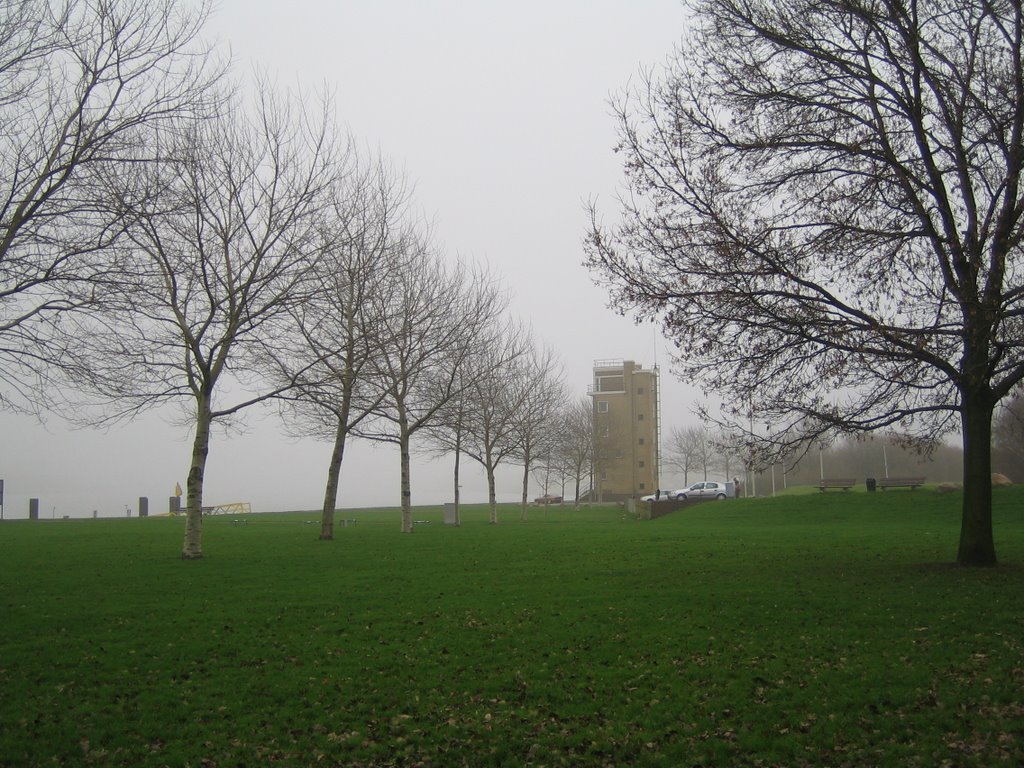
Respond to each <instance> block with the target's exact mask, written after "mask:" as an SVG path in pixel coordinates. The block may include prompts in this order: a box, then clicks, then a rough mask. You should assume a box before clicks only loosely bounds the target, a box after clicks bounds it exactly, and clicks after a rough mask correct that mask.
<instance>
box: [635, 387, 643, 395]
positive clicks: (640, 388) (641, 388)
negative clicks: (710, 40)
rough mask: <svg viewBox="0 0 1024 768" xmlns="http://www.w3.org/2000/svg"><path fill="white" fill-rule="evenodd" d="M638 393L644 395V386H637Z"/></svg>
mask: <svg viewBox="0 0 1024 768" xmlns="http://www.w3.org/2000/svg"><path fill="white" fill-rule="evenodd" d="M636 393H637V394H638V395H642V394H643V393H644V388H643V387H637V388H636Z"/></svg>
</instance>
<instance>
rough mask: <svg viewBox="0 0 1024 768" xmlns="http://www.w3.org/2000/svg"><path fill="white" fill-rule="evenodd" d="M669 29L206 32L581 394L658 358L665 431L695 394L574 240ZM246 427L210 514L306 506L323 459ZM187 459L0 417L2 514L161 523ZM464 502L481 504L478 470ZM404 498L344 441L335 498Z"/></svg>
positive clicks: (440, 4)
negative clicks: (501, 295)
mask: <svg viewBox="0 0 1024 768" xmlns="http://www.w3.org/2000/svg"><path fill="white" fill-rule="evenodd" d="M683 25H684V13H683V9H682V8H681V6H680V4H679V2H678V0H629V1H627V0H557V2H551V1H550V0H548V1H546V2H541V1H540V0H530V1H528V2H523V1H520V2H514V3H509V2H491V1H490V0H472V1H470V0H461V1H459V0H444V1H441V0H416V1H414V0H405V1H404V2H399V1H397V0H374V1H373V2H371V1H370V0H362V1H361V2H360V1H356V0H291V1H290V2H287V3H282V2H280V1H279V0H275V1H274V2H269V1H266V0H221V2H220V4H219V9H218V11H217V13H216V15H215V17H214V18H213V20H212V23H211V24H210V26H209V27H208V35H209V36H210V37H211V38H215V39H217V40H219V42H220V43H221V44H222V45H223V46H225V48H228V47H229V48H230V51H231V55H232V58H233V61H234V66H235V68H236V75H238V76H246V77H247V76H249V75H250V74H251V73H252V72H253V71H254V70H256V69H259V70H263V71H266V72H268V73H269V74H271V75H272V77H274V78H275V79H276V81H277V83H278V85H279V86H280V87H281V88H293V87H295V86H297V85H301V86H302V88H303V89H304V90H307V91H308V90H310V89H314V90H315V89H320V88H324V87H326V88H327V89H328V90H329V91H331V92H332V93H333V94H334V96H335V99H336V106H337V113H338V116H339V119H340V120H341V121H342V122H343V123H344V124H345V126H347V127H348V129H349V130H350V131H351V132H352V134H353V135H354V136H356V137H357V138H358V139H359V140H360V141H362V142H364V143H365V144H366V145H367V146H369V147H370V148H372V149H374V150H379V151H380V153H381V154H383V155H384V156H386V157H388V158H389V159H390V160H391V161H392V162H393V163H395V164H396V165H397V166H399V167H400V168H403V169H404V170H405V172H406V173H407V175H408V176H409V178H410V179H411V180H412V181H413V182H414V183H415V189H416V201H417V203H418V205H419V206H420V207H421V208H422V209H423V211H424V213H425V214H426V215H427V216H428V217H429V218H430V219H432V220H433V221H434V223H435V230H434V232H435V235H436V238H437V240H438V242H439V244H440V245H442V246H443V248H444V249H445V250H446V251H447V252H448V253H450V254H451V255H452V256H453V257H456V256H457V257H460V258H463V259H467V260H475V261H479V262H482V263H485V264H487V265H489V267H490V268H491V269H492V271H493V272H494V273H496V274H497V275H499V276H500V278H501V279H502V280H503V281H504V283H505V285H506V286H507V288H508V289H509V291H510V293H511V296H512V306H513V312H514V314H515V315H517V316H518V317H520V318H522V319H523V320H524V321H526V322H527V323H529V324H530V325H531V326H532V327H533V329H534V332H535V334H536V336H537V337H538V338H539V339H540V340H542V341H543V342H544V343H547V344H549V345H551V346H552V347H554V348H555V349H556V350H557V351H558V352H559V354H560V355H561V358H562V360H563V362H564V366H565V372H566V380H567V382H568V385H569V386H570V387H571V388H572V389H573V390H574V391H575V392H576V393H577V394H578V395H580V396H583V395H585V394H586V389H587V385H588V384H589V383H590V380H591V367H592V364H593V361H594V360H595V359H606V358H624V359H633V360H636V361H637V362H640V363H642V364H643V365H645V366H650V365H653V364H654V363H655V362H658V363H660V364H661V365H662V377H661V380H662V390H663V398H662V411H663V413H662V432H663V435H667V433H668V431H669V429H670V428H671V427H672V426H673V425H676V424H683V423H686V422H692V421H693V420H694V417H693V416H692V408H693V400H694V396H695V394H694V392H693V390H691V389H689V388H688V387H685V386H684V385H682V384H681V383H680V382H678V381H677V380H675V378H674V376H673V375H672V374H671V372H670V370H669V366H668V365H667V362H668V359H667V353H666V349H667V348H668V345H667V344H666V343H665V342H664V341H662V340H660V338H658V336H657V334H656V332H655V329H654V327H653V326H652V325H650V324H647V325H641V326H637V325H636V324H635V323H634V322H633V321H632V320H630V319H627V318H623V317H619V316H618V315H616V314H615V313H614V312H613V311H611V310H610V309H608V307H607V303H608V302H607V296H606V295H605V293H604V292H603V291H602V290H600V289H599V288H597V287H595V286H594V285H593V284H592V282H591V278H590V276H589V275H588V273H587V272H586V270H585V269H583V267H582V266H581V261H582V258H583V254H582V248H581V243H582V240H583V237H584V234H585V231H586V224H587V218H586V214H585V210H584V206H585V204H586V202H587V201H588V200H590V199H592V198H594V199H597V200H598V202H599V204H600V206H601V207H602V209H603V210H605V211H606V212H607V215H608V217H609V218H613V217H614V214H615V200H614V197H615V194H616V191H617V189H619V188H620V185H621V179H622V172H621V167H620V165H619V159H618V158H617V157H616V155H615V154H614V153H613V151H612V149H613V146H614V143H615V123H614V121H613V119H612V118H611V116H610V108H609V105H608V100H609V97H610V95H611V94H613V93H614V92H617V91H620V90H621V89H623V88H624V87H625V86H626V85H627V84H628V83H629V81H630V80H631V79H635V78H636V76H637V74H638V73H639V72H640V71H641V70H642V69H645V68H648V67H651V66H657V65H658V64H660V63H661V62H662V61H663V60H664V59H665V57H666V56H667V55H668V54H669V53H670V52H671V50H672V47H673V45H674V44H675V42H676V41H677V40H678V38H679V36H680V34H681V32H682V29H683ZM175 413H176V412H175ZM247 421H248V425H249V429H248V431H246V432H245V433H242V434H232V435H229V436H228V435H223V434H221V433H217V434H215V436H214V439H213V444H212V446H211V452H210V458H209V463H208V465H207V473H206V478H207V479H206V492H205V501H206V503H209V504H217V503H226V502H236V501H248V502H250V503H251V504H252V505H253V509H254V511H273V510H285V509H315V508H318V507H319V506H320V504H321V501H322V496H323V491H322V488H323V484H324V473H325V468H326V463H327V459H328V457H329V446H327V445H325V444H321V443H316V442H314V441H311V440H306V441H295V440H290V439H287V438H284V437H283V436H281V434H280V431H279V429H278V426H277V423H276V417H275V416H274V415H273V414H272V413H270V412H266V413H265V414H263V413H262V412H261V413H254V414H251V415H250V416H249V417H248V420H247ZM190 450H191V435H190V434H189V433H188V432H187V430H185V429H182V428H181V427H179V426H174V425H172V424H170V423H169V421H168V420H167V419H166V417H162V416H160V415H159V414H151V415H149V416H147V417H145V418H144V419H142V420H140V421H138V422H136V423H134V424H131V425H128V426H125V427H120V428H117V429H115V430H111V431H108V432H95V431H70V430H68V429H67V428H66V427H64V425H63V424H62V423H61V422H60V421H59V420H57V419H51V420H49V421H48V423H47V424H46V425H45V426H42V425H39V424H38V423H36V422H35V421H34V420H32V419H29V418H26V417H18V416H13V415H11V414H3V413H0V478H3V479H5V480H6V494H5V500H4V501H5V516H6V517H9V518H14V517H26V516H27V512H28V499H29V497H37V498H39V499H40V510H41V514H42V515H43V516H45V517H49V516H56V517H60V516H63V515H70V516H75V517H78V516H87V515H91V514H92V511H93V510H97V511H98V512H99V514H100V515H123V514H125V512H126V508H130V509H131V510H132V512H133V514H134V513H135V509H136V507H137V503H138V497H139V496H148V497H149V498H150V511H151V513H157V512H163V511H166V507H167V497H168V496H169V495H171V494H172V493H173V491H174V486H175V483H181V485H182V487H184V484H185V476H186V473H187V468H188V463H189V456H190ZM464 466H468V465H466V464H464ZM412 480H413V488H412V490H413V503H414V504H436V503H440V502H442V501H446V500H450V497H451V489H450V486H451V481H450V462H448V461H437V462H429V461H427V460H425V459H423V460H419V461H417V463H416V465H415V467H414V470H413V478H412ZM517 482H518V481H517V476H516V473H515V471H514V470H512V471H505V472H503V473H502V475H501V479H500V481H499V488H498V496H499V500H507V501H511V500H514V499H515V498H517V496H518V485H517ZM670 484H671V482H670V478H663V481H662V485H663V486H669V485H670ZM463 493H464V497H463V498H464V500H465V501H470V502H472V501H484V500H485V499H486V492H485V485H484V482H483V474H482V472H480V471H478V470H477V469H476V468H475V467H471V468H469V469H467V470H466V471H465V476H464V489H463ZM398 501H399V494H398V459H397V455H396V454H395V453H394V452H393V451H392V450H390V449H389V448H386V447H373V446H371V445H366V444H358V445H353V447H352V450H351V451H350V452H349V453H348V454H347V455H346V461H345V466H344V467H343V468H342V492H341V496H340V499H339V504H340V505H341V506H347V507H359V506H365V505H371V504H373V505H383V506H395V505H397V504H398Z"/></svg>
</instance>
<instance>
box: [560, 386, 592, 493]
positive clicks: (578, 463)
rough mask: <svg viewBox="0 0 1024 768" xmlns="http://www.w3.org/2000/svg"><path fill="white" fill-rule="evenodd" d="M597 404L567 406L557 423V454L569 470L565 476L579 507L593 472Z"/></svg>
mask: <svg viewBox="0 0 1024 768" xmlns="http://www.w3.org/2000/svg"><path fill="white" fill-rule="evenodd" d="M593 411H594V404H593V402H591V400H590V398H589V397H583V398H578V399H576V400H573V401H570V402H568V403H567V404H566V405H565V406H564V407H563V409H562V412H561V415H560V417H559V419H558V423H559V434H560V438H559V440H558V447H557V451H558V453H559V455H560V456H561V461H562V463H563V465H564V466H565V468H566V474H567V476H568V477H569V478H571V479H572V480H573V482H574V493H573V497H574V502H575V504H576V507H577V509H578V508H579V505H580V495H581V493H582V487H583V482H584V480H585V478H587V477H588V476H589V474H590V471H591V465H592V464H593V461H594V414H593Z"/></svg>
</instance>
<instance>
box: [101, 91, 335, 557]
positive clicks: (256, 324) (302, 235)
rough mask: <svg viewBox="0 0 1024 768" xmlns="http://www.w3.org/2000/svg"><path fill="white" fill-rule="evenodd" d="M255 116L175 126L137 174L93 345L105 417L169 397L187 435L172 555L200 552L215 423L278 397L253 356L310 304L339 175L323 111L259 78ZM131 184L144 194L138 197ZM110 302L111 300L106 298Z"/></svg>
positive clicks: (238, 114)
mask: <svg viewBox="0 0 1024 768" xmlns="http://www.w3.org/2000/svg"><path fill="white" fill-rule="evenodd" d="M259 86H260V87H259V88H258V89H257V90H258V97H257V99H256V103H255V105H254V106H253V109H252V111H251V112H248V113H247V112H244V111H243V110H242V109H241V108H240V107H237V106H236V107H235V109H234V110H233V111H231V112H230V113H228V114H225V115H224V116H223V118H222V119H216V120H214V119H209V120H202V121H197V122H192V123H189V124H184V125H181V126H180V127H179V130H178V131H177V132H175V133H174V134H171V135H166V136H164V137H163V139H164V140H165V141H166V142H167V143H166V144H165V146H164V147H163V148H162V152H163V154H164V158H165V159H164V160H163V161H162V162H161V163H160V164H159V165H151V166H147V167H143V168H141V169H140V173H139V175H138V177H136V178H134V179H129V180H128V181H129V182H132V183H134V186H133V187H132V188H131V189H130V191H129V193H128V195H126V196H130V197H131V198H132V199H134V200H138V201H139V202H138V203H137V206H138V207H137V208H136V209H135V210H134V211H133V214H134V216H135V220H134V221H133V222H132V226H131V227H130V228H129V230H128V231H127V237H128V238H129V240H130V242H131V246H132V250H131V251H130V252H128V253H127V254H126V261H127V262H128V266H127V267H126V269H127V272H126V274H127V275H128V279H126V281H125V284H124V286H122V290H120V291H118V292H116V293H115V295H114V296H113V297H112V298H111V299H110V300H111V304H112V307H116V311H113V310H112V311H110V312H109V313H105V314H104V315H103V316H102V317H101V318H100V322H104V323H105V326H104V328H105V330H106V331H107V332H106V333H100V332H99V331H96V330H95V329H94V335H93V336H92V337H91V343H92V344H93V345H94V349H95V350H96V354H95V357H96V359H97V364H96V365H97V367H98V368H99V367H100V366H104V368H103V369H102V371H101V373H102V374H103V379H102V381H101V383H100V385H98V388H99V389H100V391H101V394H102V395H104V396H106V397H107V401H106V408H105V410H104V417H105V418H107V419H116V418H130V417H131V416H132V415H134V414H135V413H137V412H139V411H140V410H142V409H145V408H149V407H152V406H155V405H158V404H161V403H164V402H167V401H168V400H174V401H179V402H183V403H186V404H187V407H188V419H189V421H190V422H191V425H192V427H193V429H194V439H193V444H192V456H191V461H190V469H189V472H188V480H187V499H188V514H187V519H186V526H185V541H184V547H183V550H182V557H183V558H185V559H196V558H200V557H202V546H201V524H202V509H203V481H204V473H205V468H206V460H207V456H208V454H209V450H210V433H211V428H212V426H213V425H214V423H215V422H217V423H223V422H227V421H228V420H230V419H231V418H232V417H234V416H235V415H236V414H238V413H239V412H241V411H242V410H243V409H245V408H248V407H250V406H252V405H254V404H256V403H260V402H263V401H266V400H267V399H268V398H271V397H273V396H274V395H277V394H279V393H280V392H281V391H283V390H284V389H285V388H287V386H289V383H285V384H281V383H280V382H274V383H272V384H268V383H267V382H266V381H265V380H264V379H263V378H262V373H263V368H262V365H261V363H262V361H263V360H265V358H266V356H267V355H268V351H269V350H271V349H272V348H273V347H274V346H275V345H276V343H277V337H278V334H279V332H280V330H281V328H282V327H283V326H284V324H285V323H287V322H288V321H289V320H290V317H291V313H290V310H291V308H292V307H293V306H294V305H295V304H296V303H301V302H303V301H305V300H306V296H305V295H303V290H305V289H306V288H307V287H308V283H307V281H306V279H305V278H306V276H307V274H308V272H309V270H310V269H311V267H312V266H313V265H314V264H315V261H316V259H317V258H318V255H319V254H318V252H317V251H318V249H319V248H321V247H322V242H321V240H320V239H319V238H317V237H316V236H315V235H316V233H317V232H318V231H319V229H320V224H321V221H322V211H323V210H324V204H325V201H326V195H327V192H328V191H329V188H330V184H331V182H332V180H333V179H334V178H335V170H336V169H335V156H334V149H333V147H332V143H331V136H332V134H331V126H330V123H329V119H328V112H327V110H326V108H325V111H324V113H323V114H322V115H320V116H318V117H313V116H310V115H309V114H306V113H305V112H304V111H301V110H299V109H298V107H297V103H296V101H288V100H283V99H280V98H278V97H277V96H276V95H275V93H274V91H273V89H272V88H270V87H269V86H268V85H267V84H266V83H261V84H259ZM140 188H141V189H142V190H143V191H144V192H145V194H139V191H140ZM115 302H116V304H115Z"/></svg>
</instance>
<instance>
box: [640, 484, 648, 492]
mask: <svg viewBox="0 0 1024 768" xmlns="http://www.w3.org/2000/svg"><path fill="white" fill-rule="evenodd" d="M646 487H647V486H646V485H644V484H643V483H640V490H641V491H642V490H644V489H645V488H646Z"/></svg>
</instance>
